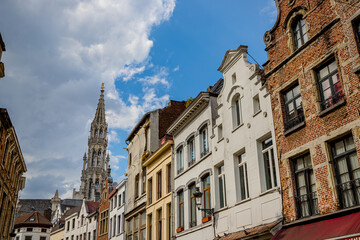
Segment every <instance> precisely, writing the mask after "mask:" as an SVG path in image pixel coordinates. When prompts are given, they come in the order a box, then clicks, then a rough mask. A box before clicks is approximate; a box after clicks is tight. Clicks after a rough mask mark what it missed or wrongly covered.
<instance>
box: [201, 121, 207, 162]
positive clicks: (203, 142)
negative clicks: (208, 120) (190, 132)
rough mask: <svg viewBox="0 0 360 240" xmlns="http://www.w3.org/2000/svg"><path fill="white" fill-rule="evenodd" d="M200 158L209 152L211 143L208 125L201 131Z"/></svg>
mask: <svg viewBox="0 0 360 240" xmlns="http://www.w3.org/2000/svg"><path fill="white" fill-rule="evenodd" d="M200 148H201V149H200V150H201V153H200V157H203V156H205V155H206V154H207V153H208V152H209V142H208V128H207V125H205V126H204V127H202V128H201V129H200Z"/></svg>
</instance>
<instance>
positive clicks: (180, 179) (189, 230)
mask: <svg viewBox="0 0 360 240" xmlns="http://www.w3.org/2000/svg"><path fill="white" fill-rule="evenodd" d="M221 86H222V79H220V80H219V81H218V82H217V83H216V84H215V85H214V86H213V87H209V91H208V92H202V93H200V94H199V95H198V96H197V97H196V98H195V99H194V100H193V101H192V103H191V104H190V105H189V106H188V107H187V108H186V110H185V111H184V112H183V113H182V114H181V115H180V116H179V117H178V119H177V120H176V121H175V122H174V123H173V124H172V125H171V126H170V127H169V129H168V133H169V134H170V135H172V136H173V137H174V146H175V159H174V161H173V162H174V167H175V168H174V187H173V210H174V212H175V214H174V215H173V216H174V219H173V220H174V224H175V226H174V229H175V231H174V234H175V237H176V239H179V240H182V239H214V231H213V224H214V222H213V219H212V216H211V214H210V213H205V212H201V211H199V210H198V209H197V207H196V205H195V198H194V195H193V193H194V192H195V190H196V187H199V188H200V189H202V191H205V193H206V197H205V198H204V200H203V203H204V204H203V206H205V207H206V208H210V207H213V206H214V203H215V198H214V195H213V193H212V191H213V190H212V188H213V186H214V182H213V178H212V175H213V167H212V165H213V164H212V162H213V154H212V146H211V141H210V140H211V137H212V136H213V131H212V129H213V126H214V120H215V117H216V97H217V94H218V92H219V90H220V89H221Z"/></svg>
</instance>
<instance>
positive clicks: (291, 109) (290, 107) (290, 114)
mask: <svg viewBox="0 0 360 240" xmlns="http://www.w3.org/2000/svg"><path fill="white" fill-rule="evenodd" d="M287 109H288V117H289V118H290V119H291V118H293V117H295V111H294V104H293V102H290V103H289V104H287Z"/></svg>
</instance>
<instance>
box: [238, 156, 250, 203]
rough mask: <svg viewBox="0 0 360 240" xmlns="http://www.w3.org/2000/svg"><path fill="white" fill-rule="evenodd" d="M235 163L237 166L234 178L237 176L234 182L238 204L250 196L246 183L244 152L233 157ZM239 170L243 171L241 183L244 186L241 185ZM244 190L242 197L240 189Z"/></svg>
mask: <svg viewBox="0 0 360 240" xmlns="http://www.w3.org/2000/svg"><path fill="white" fill-rule="evenodd" d="M235 161H236V162H235V163H236V165H237V168H236V171H237V172H236V176H237V182H236V186H237V188H236V189H237V191H238V194H237V200H238V202H240V201H244V200H246V199H248V198H249V197H250V194H249V181H248V179H249V178H248V171H247V162H246V152H245V151H243V152H241V153H240V154H237V155H235ZM241 168H242V169H243V171H244V174H243V178H244V179H243V183H244V186H242V184H241V182H242V181H241V173H240V171H241ZM243 188H245V189H244V194H245V196H242V189H243Z"/></svg>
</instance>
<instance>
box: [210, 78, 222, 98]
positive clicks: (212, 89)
mask: <svg viewBox="0 0 360 240" xmlns="http://www.w3.org/2000/svg"><path fill="white" fill-rule="evenodd" d="M223 85H224V79H222V78H220V79H219V80H218V81H217V82H216V83H215V84H214V86H210V87H209V92H211V93H215V94H217V95H219V94H220V92H221V89H222V87H223Z"/></svg>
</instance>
